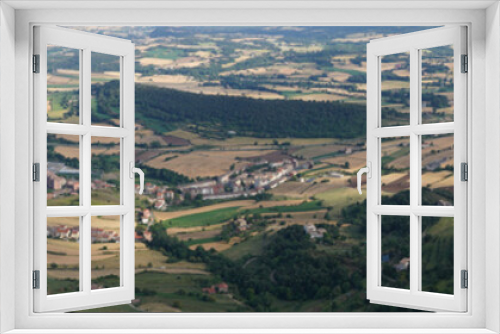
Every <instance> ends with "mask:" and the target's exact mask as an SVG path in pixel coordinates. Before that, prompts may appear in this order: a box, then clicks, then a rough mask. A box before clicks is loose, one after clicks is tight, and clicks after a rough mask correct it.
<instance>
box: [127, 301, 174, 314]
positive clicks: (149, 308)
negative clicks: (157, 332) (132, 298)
mask: <svg viewBox="0 0 500 334" xmlns="http://www.w3.org/2000/svg"><path fill="white" fill-rule="evenodd" d="M137 308H138V309H139V310H141V311H143V312H154V313H172V312H182V311H181V310H180V309H178V308H175V307H172V306H170V305H168V304H164V303H141V305H139V306H138V307H137Z"/></svg>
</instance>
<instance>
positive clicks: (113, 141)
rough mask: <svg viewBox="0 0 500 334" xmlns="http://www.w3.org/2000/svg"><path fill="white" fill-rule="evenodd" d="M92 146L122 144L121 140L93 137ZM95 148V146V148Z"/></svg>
mask: <svg viewBox="0 0 500 334" xmlns="http://www.w3.org/2000/svg"><path fill="white" fill-rule="evenodd" d="M92 144H93V145H94V144H115V145H119V144H120V138H111V137H95V136H93V137H92ZM94 147H95V146H94Z"/></svg>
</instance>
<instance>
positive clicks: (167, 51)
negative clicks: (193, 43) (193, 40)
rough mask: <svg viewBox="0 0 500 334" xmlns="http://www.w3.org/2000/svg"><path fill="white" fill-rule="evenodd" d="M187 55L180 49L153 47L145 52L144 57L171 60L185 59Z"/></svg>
mask: <svg viewBox="0 0 500 334" xmlns="http://www.w3.org/2000/svg"><path fill="white" fill-rule="evenodd" d="M186 56H187V54H186V52H185V51H184V50H181V49H171V48H167V47H164V46H155V47H152V48H149V49H147V50H146V53H145V57H147V58H159V59H172V60H176V59H178V58H182V57H186Z"/></svg>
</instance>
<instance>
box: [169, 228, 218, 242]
mask: <svg viewBox="0 0 500 334" xmlns="http://www.w3.org/2000/svg"><path fill="white" fill-rule="evenodd" d="M220 232H221V230H220V229H218V230H208V231H206V230H205V231H199V232H192V233H185V232H183V233H178V234H176V236H177V238H179V240H183V241H186V240H189V239H193V240H196V239H206V238H213V237H216V236H217V235H219V234H220Z"/></svg>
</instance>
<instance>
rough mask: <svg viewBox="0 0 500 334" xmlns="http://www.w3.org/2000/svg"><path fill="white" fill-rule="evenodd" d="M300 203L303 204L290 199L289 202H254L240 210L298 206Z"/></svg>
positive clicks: (297, 200)
mask: <svg viewBox="0 0 500 334" xmlns="http://www.w3.org/2000/svg"><path fill="white" fill-rule="evenodd" d="M302 202H304V201H303V200H300V199H290V200H286V201H262V202H256V203H255V202H254V204H251V205H249V206H247V207H245V208H242V210H244V209H256V208H260V207H263V208H271V207H273V206H287V205H299V204H301V203H302Z"/></svg>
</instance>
